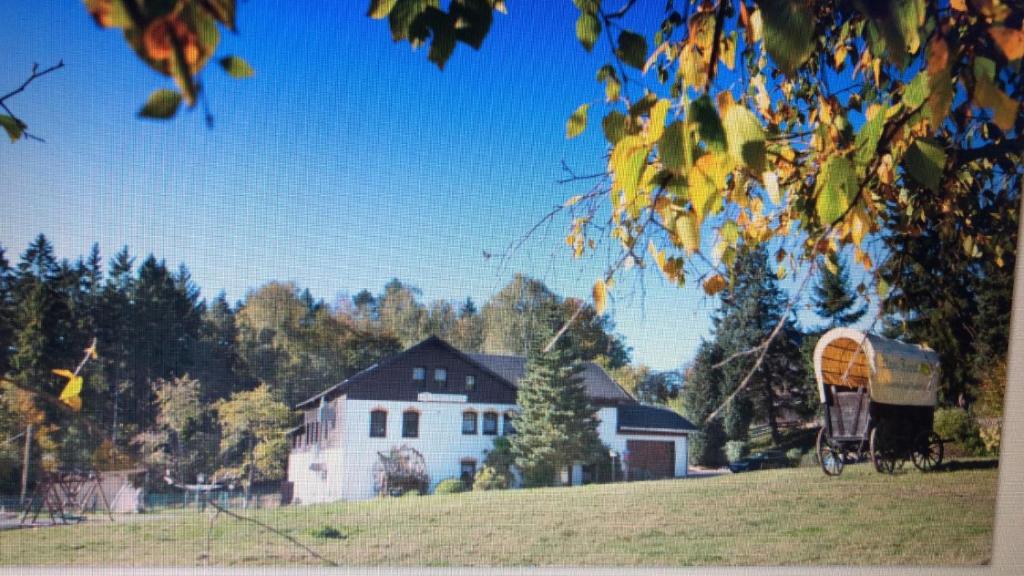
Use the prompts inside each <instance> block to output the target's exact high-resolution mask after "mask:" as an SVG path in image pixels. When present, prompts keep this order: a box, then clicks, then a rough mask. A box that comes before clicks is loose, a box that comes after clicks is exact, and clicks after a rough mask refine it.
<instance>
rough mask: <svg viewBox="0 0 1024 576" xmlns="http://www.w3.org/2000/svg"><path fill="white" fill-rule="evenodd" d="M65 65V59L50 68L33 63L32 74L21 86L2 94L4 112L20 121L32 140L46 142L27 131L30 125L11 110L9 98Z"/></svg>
mask: <svg viewBox="0 0 1024 576" xmlns="http://www.w3.org/2000/svg"><path fill="white" fill-rule="evenodd" d="M63 67H64V61H63V60H61V61H59V62H57V63H56V64H54V65H53V66H50V67H49V68H46V69H43V70H40V69H39V64H33V65H32V74H31V75H29V77H28V78H27V79H26V80H25V81H24V82H22V83H21V86H18V87H17V88H15V89H14V90H11V91H10V92H8V93H7V94H4V95H3V96H0V108H3V110H4V112H7V114H8V115H9V116H10V117H11V118H14V121H15V122H17V123H18V127H19V128H21V133H22V136H24V137H25V138H28V139H30V140H35V141H37V142H45V141H44V140H43V139H42V138H39V137H38V136H35V135H33V134H30V133H29V132H28V131H26V128H28V125H27V124H25V122H23V121H22V120H21V118H18V116H17V115H16V114H15V113H14V112H13V111H11V109H10V108H9V107H8V106H7V100H8V99H10V98H13V97H14V96H17V95H18V94H21V93H22V92H24V91H25V89H26V88H28V85H29V84H31V83H32V82H34V81H35V80H36V79H38V78H41V77H43V76H46V75H47V74H49V73H50V72H53V71H55V70H59V69H61V68H63Z"/></svg>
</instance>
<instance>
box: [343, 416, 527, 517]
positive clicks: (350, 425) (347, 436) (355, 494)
mask: <svg viewBox="0 0 1024 576" xmlns="http://www.w3.org/2000/svg"><path fill="white" fill-rule="evenodd" d="M345 404H346V406H345V413H346V419H345V423H344V428H343V430H342V434H343V444H344V446H345V458H344V471H343V473H342V481H341V487H340V490H341V493H340V495H341V497H342V498H344V499H346V500H360V499H365V498H372V497H374V496H375V495H376V493H375V491H374V479H373V466H374V464H375V463H376V462H377V460H378V453H379V452H386V451H388V450H390V449H391V448H392V447H398V446H402V445H403V444H405V445H408V446H411V447H412V448H415V449H416V450H418V451H419V452H420V453H421V454H423V459H424V461H425V463H426V468H427V470H426V472H427V475H428V476H429V477H430V489H431V490H433V489H434V488H435V487H436V486H437V484H438V483H439V482H441V481H442V480H446V479H448V478H458V477H459V472H460V465H461V462H462V460H463V459H465V458H472V459H474V460H476V465H477V470H479V469H480V466H481V465H482V464H483V460H484V457H485V452H486V451H487V450H490V449H491V448H493V446H494V436H485V435H484V434H483V433H482V432H483V413H484V412H487V411H493V412H497V413H498V415H499V419H498V432H499V433H501V432H503V430H502V425H503V424H504V421H503V418H501V417H500V415H502V414H504V413H505V412H507V411H509V410H510V409H511V408H513V407H512V406H511V405H508V404H475V403H473V404H470V403H466V402H380V401H376V400H347V401H346V402H345ZM378 408H383V409H384V410H387V413H388V419H387V437H385V438H370V412H371V411H373V410H376V409H378ZM409 408H414V409H416V410H418V411H419V413H420V422H419V437H418V438H402V412H403V411H405V410H407V409H409ZM468 409H472V410H475V411H476V412H477V433H476V434H472V435H465V434H463V433H462V413H463V412H464V411H466V410H468Z"/></svg>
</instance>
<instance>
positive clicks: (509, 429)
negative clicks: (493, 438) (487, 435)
mask: <svg viewBox="0 0 1024 576" xmlns="http://www.w3.org/2000/svg"><path fill="white" fill-rule="evenodd" d="M514 417H515V412H505V413H504V414H502V415H501V435H502V436H512V435H513V434H515V433H516V425H515V424H514V423H513V422H512V418H514Z"/></svg>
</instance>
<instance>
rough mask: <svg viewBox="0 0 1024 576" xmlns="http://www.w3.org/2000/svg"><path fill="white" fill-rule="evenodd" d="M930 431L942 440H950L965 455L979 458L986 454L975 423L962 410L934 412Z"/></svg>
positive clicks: (945, 409) (947, 409)
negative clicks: (933, 431)
mask: <svg viewBox="0 0 1024 576" xmlns="http://www.w3.org/2000/svg"><path fill="white" fill-rule="evenodd" d="M932 429H933V430H935V433H936V434H938V435H939V436H940V437H941V438H942V439H943V440H952V441H953V442H954V443H955V444H957V445H958V447H959V448H960V449H961V450H962V451H963V452H964V453H965V454H967V455H971V456H981V455H984V454H985V452H986V449H985V442H984V440H983V439H982V437H981V434H980V433H979V430H978V424H977V422H975V421H974V417H973V416H971V414H970V413H969V412H967V411H966V410H964V409H963V408H940V409H938V410H936V411H935V423H934V426H933V427H932Z"/></svg>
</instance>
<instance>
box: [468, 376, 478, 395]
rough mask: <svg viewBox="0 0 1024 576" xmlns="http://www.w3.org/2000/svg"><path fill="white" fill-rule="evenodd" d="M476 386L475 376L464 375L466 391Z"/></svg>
mask: <svg viewBox="0 0 1024 576" xmlns="http://www.w3.org/2000/svg"><path fill="white" fill-rule="evenodd" d="M474 388H476V378H475V377H473V376H472V375H469V376H466V392H472V391H473V389H474Z"/></svg>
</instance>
